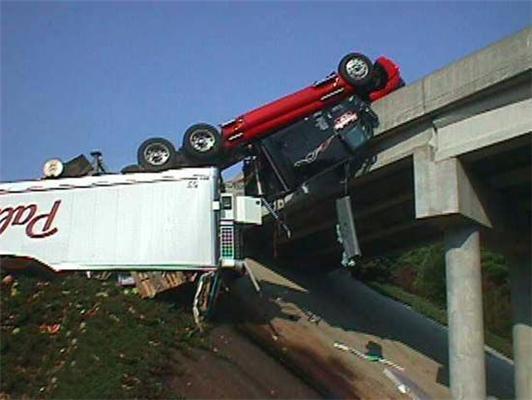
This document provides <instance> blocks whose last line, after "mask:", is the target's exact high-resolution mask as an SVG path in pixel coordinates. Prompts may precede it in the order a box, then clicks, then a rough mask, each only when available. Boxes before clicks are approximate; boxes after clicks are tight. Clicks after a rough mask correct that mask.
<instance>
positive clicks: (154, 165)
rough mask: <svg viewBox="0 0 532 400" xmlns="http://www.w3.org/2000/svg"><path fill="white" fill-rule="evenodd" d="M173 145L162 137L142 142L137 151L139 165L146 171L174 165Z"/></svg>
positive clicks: (164, 168) (154, 170)
mask: <svg viewBox="0 0 532 400" xmlns="http://www.w3.org/2000/svg"><path fill="white" fill-rule="evenodd" d="M175 156H176V151H175V147H174V145H173V144H172V143H171V142H170V141H168V140H166V139H163V138H151V139H148V140H145V141H144V142H142V144H141V145H140V146H139V149H138V151H137V161H138V163H139V165H140V166H141V167H142V169H144V170H145V171H148V172H158V171H165V170H167V169H170V168H173V167H174V162H175Z"/></svg>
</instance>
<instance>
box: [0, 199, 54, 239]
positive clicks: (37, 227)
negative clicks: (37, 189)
mask: <svg viewBox="0 0 532 400" xmlns="http://www.w3.org/2000/svg"><path fill="white" fill-rule="evenodd" d="M60 205H61V200H56V201H55V202H54V204H53V205H52V209H51V210H50V212H49V213H43V214H40V215H39V214H37V211H38V206H37V204H28V205H20V206H16V207H14V208H13V207H6V208H4V209H2V210H0V235H2V234H3V233H4V232H5V231H6V230H7V228H9V227H10V226H11V227H15V226H16V225H22V226H23V225H25V226H26V229H25V232H26V235H27V236H28V237H30V238H32V239H42V238H45V237H48V236H51V235H53V234H55V233H57V231H58V229H57V228H56V227H52V225H53V223H54V219H55V216H56V214H57V210H58V209H59V206H60Z"/></svg>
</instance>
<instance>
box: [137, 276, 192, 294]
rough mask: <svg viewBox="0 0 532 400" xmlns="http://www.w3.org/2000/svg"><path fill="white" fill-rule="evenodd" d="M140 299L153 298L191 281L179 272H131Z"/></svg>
mask: <svg viewBox="0 0 532 400" xmlns="http://www.w3.org/2000/svg"><path fill="white" fill-rule="evenodd" d="M131 276H132V277H133V280H134V281H135V285H136V286H137V289H138V292H139V294H140V297H142V298H143V299H144V298H147V297H148V298H153V297H154V296H155V295H156V294H157V293H161V292H164V291H166V290H168V289H172V288H175V287H178V286H180V285H182V284H183V283H186V282H188V281H189V279H188V278H187V276H186V275H185V273H183V272H179V271H168V272H161V271H155V272H131Z"/></svg>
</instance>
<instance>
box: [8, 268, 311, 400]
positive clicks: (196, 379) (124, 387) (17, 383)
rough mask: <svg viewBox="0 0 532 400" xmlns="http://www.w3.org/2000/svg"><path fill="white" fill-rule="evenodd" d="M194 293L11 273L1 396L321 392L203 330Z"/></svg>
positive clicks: (221, 333) (218, 332)
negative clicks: (155, 294)
mask: <svg viewBox="0 0 532 400" xmlns="http://www.w3.org/2000/svg"><path fill="white" fill-rule="evenodd" d="M190 292H191V291H190V290H188V291H187V290H184V291H182V292H181V295H177V294H176V293H171V294H169V295H168V296H164V297H162V298H159V299H157V300H141V299H140V298H139V297H138V296H137V295H136V294H135V293H134V292H132V291H131V290H129V289H123V288H121V287H119V286H117V285H116V283H115V282H114V280H106V281H98V280H95V279H90V280H89V279H87V278H86V277H84V276H83V275H79V274H70V275H65V276H61V277H52V278H50V277H43V276H38V275H35V274H21V273H18V274H16V275H15V274H13V275H7V274H6V273H5V272H2V287H1V293H0V295H1V303H0V316H1V317H0V323H1V325H0V398H2V399H9V398H71V399H74V398H75V399H80V398H92V399H94V398H98V399H106V398H175V397H187V398H276V397H284V398H287V397H288V398H298V397H299V398H317V397H319V395H318V394H317V392H315V391H314V390H313V389H311V388H310V387H308V386H307V385H305V384H304V383H302V382H301V381H300V380H299V379H298V378H297V377H295V376H293V375H291V374H290V373H289V372H288V371H287V370H286V369H285V368H284V367H283V366H281V365H280V364H278V363H277V362H276V361H275V360H274V359H272V358H271V357H269V356H267V355H266V354H265V353H263V352H262V351H261V350H260V349H258V348H257V347H256V346H254V345H253V344H252V343H250V342H249V341H248V340H246V339H245V338H244V337H242V335H240V334H239V333H237V332H235V331H234V330H233V329H232V328H231V327H228V326H225V327H214V328H213V329H211V330H210V331H209V332H208V333H207V334H206V335H201V334H200V333H199V332H198V331H197V329H196V327H195V325H194V323H193V320H192V317H191V313H190V312H189V305H190V304H191V299H190Z"/></svg>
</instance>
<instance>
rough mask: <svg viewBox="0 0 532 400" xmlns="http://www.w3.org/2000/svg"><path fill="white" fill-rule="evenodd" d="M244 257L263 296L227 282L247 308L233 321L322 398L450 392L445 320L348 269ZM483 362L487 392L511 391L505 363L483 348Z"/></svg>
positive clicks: (508, 365)
mask: <svg viewBox="0 0 532 400" xmlns="http://www.w3.org/2000/svg"><path fill="white" fill-rule="evenodd" d="M248 264H249V265H250V266H251V268H252V270H253V272H254V274H255V275H256V277H257V279H258V280H259V283H260V285H261V288H262V296H260V297H258V296H255V295H253V294H252V292H254V288H253V287H252V285H251V284H250V282H248V281H246V280H239V281H236V282H235V283H234V285H233V286H232V287H231V292H232V293H233V295H234V296H236V299H238V302H239V303H240V304H243V306H242V307H244V308H245V310H246V311H247V313H245V314H246V315H249V318H244V319H243V321H240V323H239V327H240V328H241V329H242V330H243V331H244V332H245V333H246V334H248V335H249V336H251V337H252V338H253V339H254V341H256V342H257V343H258V344H259V345H260V346H262V347H264V348H266V349H267V350H268V351H269V352H271V353H272V354H273V355H275V356H276V357H277V358H279V359H280V360H281V361H282V362H283V363H285V364H286V365H287V366H288V367H290V368H291V369H293V370H294V371H295V372H296V373H297V374H298V375H300V376H301V377H302V378H303V379H304V380H306V381H307V382H309V383H311V384H312V385H313V386H314V387H315V388H316V389H318V390H319V391H320V392H321V393H322V394H323V395H325V396H326V397H335V398H338V397H340V398H364V399H366V398H413V399H422V398H425V399H439V398H450V397H451V393H450V391H449V372H448V371H449V370H448V354H447V349H448V348H447V329H446V328H445V327H443V326H441V325H439V324H438V323H436V322H434V321H432V320H429V319H427V318H426V317H424V316H421V315H419V314H417V313H416V312H414V311H412V310H411V309H409V308H408V307H407V306H405V305H403V304H401V303H398V302H396V301H394V300H391V299H389V298H387V297H384V296H382V295H380V294H378V293H377V292H375V291H373V290H372V289H370V288H368V287H367V286H365V285H363V284H362V283H360V282H358V281H356V280H354V279H352V278H351V277H350V275H349V274H348V273H347V271H342V270H339V271H335V272H333V273H331V274H328V275H326V276H324V275H316V276H313V275H308V274H303V273H299V274H297V273H296V272H294V270H295V269H282V270H279V269H277V268H275V266H274V265H271V264H268V265H265V264H261V263H258V262H256V261H252V260H248ZM244 299H245V300H246V302H245V303H244V301H239V300H244ZM335 343H336V346H335ZM342 345H343V346H344V348H341V347H342ZM346 348H347V351H345V350H346ZM357 353H358V354H357ZM486 364H487V393H488V396H491V397H495V398H512V397H514V392H513V365H512V362H511V361H510V360H508V359H506V358H505V357H503V356H500V355H498V354H496V353H494V352H492V351H489V350H488V351H487V354H486ZM403 396H407V397H403Z"/></svg>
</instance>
